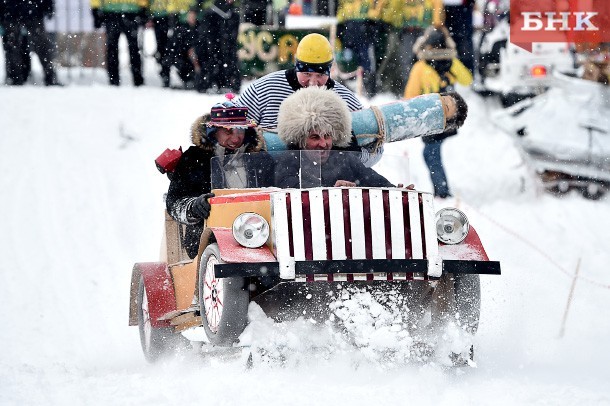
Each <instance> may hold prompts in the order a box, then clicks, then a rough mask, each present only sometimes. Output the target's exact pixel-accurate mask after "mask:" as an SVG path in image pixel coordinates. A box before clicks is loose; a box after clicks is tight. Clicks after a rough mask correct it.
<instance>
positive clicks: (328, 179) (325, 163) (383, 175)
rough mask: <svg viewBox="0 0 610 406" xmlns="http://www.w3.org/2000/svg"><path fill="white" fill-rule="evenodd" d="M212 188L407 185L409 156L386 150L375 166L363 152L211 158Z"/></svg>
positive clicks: (313, 152)
mask: <svg viewBox="0 0 610 406" xmlns="http://www.w3.org/2000/svg"><path fill="white" fill-rule="evenodd" d="M211 164H212V189H248V188H263V187H279V188H295V189H307V188H316V187H333V186H360V187H392V186H395V185H398V184H399V183H400V184H404V185H408V184H409V183H410V182H409V161H408V158H407V157H406V156H404V155H403V156H396V155H392V154H391V153H387V152H384V154H383V155H382V157H381V159H380V160H379V162H377V163H376V164H375V165H374V166H373V167H372V168H368V167H366V166H365V165H364V164H363V163H362V160H361V153H360V152H351V151H349V152H348V151H334V150H333V151H328V150H326V151H297V150H294V151H293V150H290V151H274V152H258V153H250V154H238V155H226V156H223V157H214V158H212V162H211Z"/></svg>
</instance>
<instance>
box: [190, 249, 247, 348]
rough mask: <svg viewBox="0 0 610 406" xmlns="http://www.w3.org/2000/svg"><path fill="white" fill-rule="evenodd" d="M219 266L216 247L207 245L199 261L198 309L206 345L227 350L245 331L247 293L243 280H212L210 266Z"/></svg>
mask: <svg viewBox="0 0 610 406" xmlns="http://www.w3.org/2000/svg"><path fill="white" fill-rule="evenodd" d="M221 263H222V260H221V259H220V251H219V249H218V244H215V243H214V244H210V245H208V246H207V247H206V249H205V250H204V251H203V254H202V255H201V261H199V278H198V279H199V307H200V311H201V319H202V323H203V328H204V330H205V332H206V335H207V337H208V340H209V341H210V343H211V344H213V345H217V346H221V347H231V346H232V345H233V343H235V342H237V340H238V338H239V335H240V334H241V333H242V332H243V331H244V329H245V328H246V324H247V322H248V305H249V303H250V293H249V291H248V287H247V280H246V279H245V278H222V279H216V277H215V276H214V264H221Z"/></svg>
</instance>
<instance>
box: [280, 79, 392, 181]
mask: <svg viewBox="0 0 610 406" xmlns="http://www.w3.org/2000/svg"><path fill="white" fill-rule="evenodd" d="M278 136H279V137H280V138H281V139H282V141H284V142H285V143H286V145H287V147H288V149H289V151H288V152H287V153H285V154H284V155H283V156H281V157H279V158H278V159H277V164H276V169H277V171H276V178H275V180H276V186H278V187H281V188H299V187H300V188H307V187H316V186H337V187H338V186H372V187H393V186H394V185H392V184H391V183H390V182H389V181H388V180H387V179H385V178H384V177H383V176H381V175H379V174H378V173H377V172H375V171H374V170H372V169H370V168H368V167H366V166H365V165H364V164H363V163H362V162H361V161H360V159H359V158H358V155H357V154H354V153H345V152H344V153H340V152H339V151H335V152H334V153H331V150H332V149H333V148H337V147H338V148H342V147H345V146H347V145H349V143H350V141H351V139H352V119H351V114H350V111H349V108H348V107H347V104H346V103H345V102H344V101H343V100H342V99H341V97H340V96H339V95H338V94H337V93H335V92H334V91H332V90H329V89H326V88H322V87H315V86H313V87H307V88H303V89H300V90H297V91H296V92H295V93H294V94H293V95H291V96H289V97H287V98H286V99H285V100H284V101H283V102H282V104H281V105H280V111H279V114H278ZM296 150H303V152H297V151H296Z"/></svg>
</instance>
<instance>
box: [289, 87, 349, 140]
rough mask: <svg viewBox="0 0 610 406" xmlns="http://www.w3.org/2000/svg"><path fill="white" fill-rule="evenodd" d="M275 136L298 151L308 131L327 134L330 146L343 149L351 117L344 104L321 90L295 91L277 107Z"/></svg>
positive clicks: (324, 89)
mask: <svg viewBox="0 0 610 406" xmlns="http://www.w3.org/2000/svg"><path fill="white" fill-rule="evenodd" d="M277 121H278V125H277V130H278V136H279V137H280V139H281V140H282V141H284V142H285V143H286V144H287V145H289V146H292V147H295V146H296V147H299V148H302V147H303V146H305V139H306V138H307V136H308V135H309V132H310V131H311V130H316V131H318V132H320V133H323V134H331V136H332V139H333V146H336V147H346V146H347V145H349V143H350V140H351V137H352V116H351V113H350V111H349V108H348V107H347V104H346V103H345V101H344V100H343V99H342V98H341V96H339V95H338V94H337V93H335V91H334V90H330V89H327V88H323V87H315V86H312V87H306V88H303V89H299V90H297V91H296V92H295V93H294V94H292V95H290V96H289V97H288V98H286V99H285V100H284V101H283V102H282V104H281V105H280V112H279V114H278V117H277Z"/></svg>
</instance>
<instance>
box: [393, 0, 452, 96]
mask: <svg viewBox="0 0 610 406" xmlns="http://www.w3.org/2000/svg"><path fill="white" fill-rule="evenodd" d="M443 20H444V12H443V1H442V0H424V1H417V0H407V1H406V2H405V5H404V8H403V18H402V32H401V37H400V43H401V48H400V50H401V51H402V52H403V57H402V59H401V64H400V72H401V74H402V75H401V77H402V78H403V81H402V83H401V85H402V86H401V89H403V88H404V86H405V85H406V82H405V79H407V78H408V77H409V72H410V71H411V67H412V66H413V64H414V63H415V62H416V61H417V57H416V55H415V52H414V51H413V46H414V45H415V41H416V40H417V39H418V38H419V37H421V36H422V35H423V33H424V30H425V29H426V28H428V27H430V26H434V27H436V28H440V27H441V26H442V25H443Z"/></svg>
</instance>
